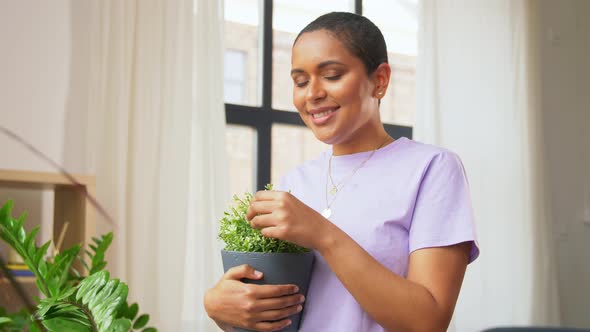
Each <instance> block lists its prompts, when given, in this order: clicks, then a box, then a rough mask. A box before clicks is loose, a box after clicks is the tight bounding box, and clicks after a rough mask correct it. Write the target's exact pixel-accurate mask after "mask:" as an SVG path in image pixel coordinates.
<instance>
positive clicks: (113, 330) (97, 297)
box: [0, 201, 157, 332]
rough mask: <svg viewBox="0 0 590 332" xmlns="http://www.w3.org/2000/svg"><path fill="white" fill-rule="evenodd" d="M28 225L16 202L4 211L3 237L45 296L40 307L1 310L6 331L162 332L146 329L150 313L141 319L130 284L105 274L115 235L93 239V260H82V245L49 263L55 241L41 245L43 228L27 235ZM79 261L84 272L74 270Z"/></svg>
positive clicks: (1, 212) (0, 216)
mask: <svg viewBox="0 0 590 332" xmlns="http://www.w3.org/2000/svg"><path fill="white" fill-rule="evenodd" d="M24 221H25V215H22V216H21V217H20V218H18V219H15V218H13V217H12V202H11V201H8V202H7V203H6V204H4V206H3V207H2V209H0V238H1V239H2V240H4V241H5V242H6V243H7V244H8V245H9V246H10V247H12V248H13V249H14V250H15V251H16V252H17V253H18V254H19V255H20V256H21V257H22V258H23V261H24V262H25V264H26V265H27V267H28V268H29V269H30V270H31V271H32V272H33V273H34V275H35V278H36V285H37V287H38V288H39V291H40V292H41V293H42V298H41V299H35V301H36V305H37V307H36V309H35V308H23V310H21V311H20V312H18V313H13V314H7V313H6V312H5V311H4V310H2V308H0V331H11V332H12V331H27V330H29V331H51V332H53V331H55V332H64V331H68V332H128V331H143V332H155V331H157V330H156V329H155V328H153V327H147V328H146V327H145V326H146V324H147V323H148V321H149V315H145V314H144V315H140V316H137V313H138V309H139V308H138V305H137V303H134V304H133V305H128V303H127V293H128V288H127V285H126V284H125V283H123V282H121V281H119V280H118V279H111V278H110V275H109V272H108V271H106V270H105V267H106V264H107V263H106V261H105V260H104V255H105V252H106V250H107V249H108V247H109V245H110V244H111V242H112V240H113V234H112V233H108V234H106V235H103V236H101V237H100V238H93V241H94V243H93V244H90V245H89V249H87V250H84V253H85V255H86V257H87V260H84V259H82V257H81V256H80V251H81V245H75V246H73V247H71V248H69V249H66V250H63V251H62V252H60V253H59V254H57V255H55V257H53V259H51V260H49V259H47V258H46V257H45V256H46V252H47V249H48V248H49V246H50V245H51V242H47V243H45V244H43V245H42V246H41V247H37V245H36V244H35V238H36V236H37V233H38V232H39V227H36V228H35V229H33V230H32V231H31V232H30V233H27V232H26V231H25V229H24V227H23V224H24ZM75 261H79V262H80V264H81V265H82V266H83V268H84V270H85V272H84V273H80V272H79V271H77V270H75V269H74V267H73V264H74V262H75ZM87 262H88V263H89V264H88V263H87ZM4 270H5V269H4ZM83 274H84V275H87V276H84V275H83ZM30 309H34V310H35V312H34V314H32V315H31V314H30V313H29V310H30Z"/></svg>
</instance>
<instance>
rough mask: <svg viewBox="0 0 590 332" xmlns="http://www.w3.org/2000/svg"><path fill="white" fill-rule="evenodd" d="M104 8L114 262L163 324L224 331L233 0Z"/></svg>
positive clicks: (102, 181)
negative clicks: (218, 289)
mask: <svg viewBox="0 0 590 332" xmlns="http://www.w3.org/2000/svg"><path fill="white" fill-rule="evenodd" d="M92 5H93V6H94V8H93V20H92V22H91V26H92V43H91V44H92V47H93V50H92V52H91V59H90V64H91V65H90V71H91V82H90V86H91V88H90V94H89V100H90V104H89V108H88V110H89V114H88V119H89V124H88V128H90V130H89V132H88V138H89V139H88V144H89V149H88V151H89V156H88V158H89V160H90V161H91V165H93V167H94V172H95V174H96V176H97V191H98V197H99V200H100V201H101V202H104V203H105V205H106V207H107V209H108V210H109V211H110V212H111V213H112V214H113V215H114V217H115V221H116V225H115V226H108V227H107V226H105V224H104V223H102V224H101V223H99V226H100V230H101V231H103V232H104V231H106V230H110V229H113V231H114V233H115V243H114V245H113V248H111V252H110V255H109V269H110V270H111V271H113V273H114V275H115V276H116V277H119V278H121V279H123V280H124V281H126V282H127V283H128V284H129V288H130V295H129V297H130V299H131V300H132V301H137V302H138V303H139V306H140V310H141V312H145V313H149V314H150V316H151V324H153V325H155V326H156V327H158V328H159V329H160V331H210V330H215V328H214V327H213V325H212V324H211V322H210V321H209V320H208V319H207V316H206V314H205V313H204V311H203V309H202V297H203V293H204V291H205V290H206V287H209V286H211V285H212V284H213V283H214V281H215V279H217V278H218V277H219V276H220V275H221V273H222V269H221V265H220V261H219V251H218V249H219V245H218V242H217V240H216V221H217V220H218V218H219V217H220V216H221V214H222V213H223V209H224V208H225V205H226V203H227V201H228V200H227V196H228V195H227V190H226V186H227V184H226V183H225V179H226V178H227V176H226V168H225V161H224V159H225V152H224V151H225V149H224V146H225V144H224V139H225V138H224V137H225V136H224V131H225V117H224V108H223V94H222V88H223V71H222V65H223V63H222V59H223V56H222V55H223V53H222V51H223V48H222V40H223V38H222V36H223V35H222V24H223V8H222V2H219V1H215V0H195V1H193V0H173V1H172V0H126V1H120V0H104V1H95V2H93V3H92ZM151 324H150V325H151Z"/></svg>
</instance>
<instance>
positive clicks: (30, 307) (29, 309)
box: [0, 257, 45, 331]
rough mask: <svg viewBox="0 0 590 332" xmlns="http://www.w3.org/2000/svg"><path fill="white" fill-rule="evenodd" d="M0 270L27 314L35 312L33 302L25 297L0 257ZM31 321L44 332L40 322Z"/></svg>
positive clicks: (25, 294)
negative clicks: (23, 305)
mask: <svg viewBox="0 0 590 332" xmlns="http://www.w3.org/2000/svg"><path fill="white" fill-rule="evenodd" d="M0 269H1V270H2V274H3V275H4V277H5V278H6V279H8V282H9V283H10V285H11V286H12V288H14V290H15V291H16V294H17V295H18V296H19V297H20V299H21V300H22V301H23V303H24V304H25V308H26V310H27V312H28V314H29V315H32V312H34V311H35V305H34V304H33V302H31V299H30V298H29V297H28V296H27V293H26V292H25V290H24V289H23V288H22V286H21V285H20V284H19V283H18V282H17V281H16V279H14V276H13V275H12V273H10V271H9V270H8V268H7V267H6V262H4V259H2V257H0ZM33 321H34V322H35V325H37V327H38V328H39V329H40V330H41V331H45V328H44V327H43V325H42V324H41V322H39V321H38V320H36V319H35V320H33Z"/></svg>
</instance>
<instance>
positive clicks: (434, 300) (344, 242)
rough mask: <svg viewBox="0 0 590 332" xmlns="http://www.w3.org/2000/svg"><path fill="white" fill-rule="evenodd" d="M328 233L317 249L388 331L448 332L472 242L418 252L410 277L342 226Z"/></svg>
mask: <svg viewBox="0 0 590 332" xmlns="http://www.w3.org/2000/svg"><path fill="white" fill-rule="evenodd" d="M325 234H327V236H326V237H325V238H324V240H323V241H322V242H321V243H320V245H319V246H318V248H316V249H317V250H318V252H319V253H320V254H321V255H322V256H323V258H324V259H325V260H326V262H327V264H328V265H329V266H330V268H331V269H332V271H334V273H335V274H336V276H337V277H338V278H339V279H340V281H341V282H342V284H344V286H345V287H346V288H347V289H348V291H349V292H350V293H351V294H352V296H354V298H355V299H356V300H357V301H358V302H359V304H360V305H361V307H362V308H363V309H364V310H365V311H366V312H367V313H368V314H369V316H371V318H373V319H374V320H375V321H376V322H377V323H379V324H380V325H381V326H383V327H384V328H385V329H386V330H388V331H446V329H447V327H448V325H449V322H450V320H451V317H452V314H453V310H454V308H455V303H456V301H457V297H458V296H459V290H460V288H461V283H462V281H463V276H464V274H465V269H466V267H467V262H468V259H469V251H470V248H471V243H469V242H466V243H461V244H458V245H453V246H449V247H439V248H428V249H421V250H417V251H415V252H413V253H412V254H411V255H410V262H409V270H408V277H407V279H405V278H403V277H400V276H399V275H397V274H395V273H393V272H392V271H390V270H388V269H387V268H386V267H384V266H383V265H381V264H380V263H379V262H378V261H376V260H375V259H374V258H373V257H372V256H371V255H369V254H368V253H367V252H366V251H365V250H364V249H363V248H362V247H361V246H359V245H358V244H357V243H356V242H355V241H354V240H353V239H352V238H350V237H349V236H348V235H347V234H346V233H344V232H343V231H342V230H340V229H338V228H337V227H336V226H333V227H332V229H331V230H330V231H329V232H326V233H325Z"/></svg>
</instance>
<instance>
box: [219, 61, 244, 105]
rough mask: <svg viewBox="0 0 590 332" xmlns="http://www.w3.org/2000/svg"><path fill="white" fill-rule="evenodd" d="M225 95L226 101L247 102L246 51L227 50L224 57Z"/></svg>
mask: <svg viewBox="0 0 590 332" xmlns="http://www.w3.org/2000/svg"><path fill="white" fill-rule="evenodd" d="M223 65H224V72H223V95H224V100H225V102H226V103H232V104H245V103H246V102H247V99H246V96H245V93H244V91H245V89H246V52H244V51H236V50H226V51H225V53H224V59H223Z"/></svg>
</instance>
